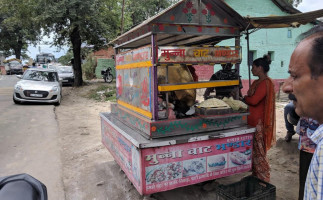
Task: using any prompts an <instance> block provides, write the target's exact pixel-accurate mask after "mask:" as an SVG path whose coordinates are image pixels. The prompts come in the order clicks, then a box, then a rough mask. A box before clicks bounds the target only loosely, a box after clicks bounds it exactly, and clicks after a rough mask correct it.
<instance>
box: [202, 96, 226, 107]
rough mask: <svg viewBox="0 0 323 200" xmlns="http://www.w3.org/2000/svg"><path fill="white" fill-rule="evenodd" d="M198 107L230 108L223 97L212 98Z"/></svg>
mask: <svg viewBox="0 0 323 200" xmlns="http://www.w3.org/2000/svg"><path fill="white" fill-rule="evenodd" d="M198 107H200V108H230V106H229V105H228V104H227V103H225V102H224V101H222V100H221V99H217V98H211V99H207V100H205V101H203V102H201V103H200V104H199V105H198Z"/></svg>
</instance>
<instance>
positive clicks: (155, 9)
mask: <svg viewBox="0 0 323 200" xmlns="http://www.w3.org/2000/svg"><path fill="white" fill-rule="evenodd" d="M176 2H178V1H176V0H141V1H138V0H125V23H124V29H125V30H129V29H130V28H132V27H134V26H136V25H138V24H140V23H141V22H143V21H144V20H146V19H148V18H150V17H152V16H154V15H156V14H158V13H159V12H161V11H162V10H164V9H166V8H168V7H169V6H170V5H172V4H174V3H176Z"/></svg>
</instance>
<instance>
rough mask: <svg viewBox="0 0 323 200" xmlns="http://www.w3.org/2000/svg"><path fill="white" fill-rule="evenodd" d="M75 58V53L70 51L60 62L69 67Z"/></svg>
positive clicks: (60, 58) (59, 59)
mask: <svg viewBox="0 0 323 200" xmlns="http://www.w3.org/2000/svg"><path fill="white" fill-rule="evenodd" d="M72 58H73V52H72V51H71V50H68V51H67V53H66V54H65V55H64V56H61V57H59V58H58V62H59V63H61V64H62V65H69V64H70V63H71V59H72Z"/></svg>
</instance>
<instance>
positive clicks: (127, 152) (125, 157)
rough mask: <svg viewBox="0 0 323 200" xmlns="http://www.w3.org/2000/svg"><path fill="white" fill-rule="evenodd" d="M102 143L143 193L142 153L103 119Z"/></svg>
mask: <svg viewBox="0 0 323 200" xmlns="http://www.w3.org/2000/svg"><path fill="white" fill-rule="evenodd" d="M101 133H102V143H103V144H104V146H105V147H106V148H107V149H108V150H109V152H110V153H111V154H112V156H113V157H114V159H115V161H116V162H117V163H118V164H119V166H120V167H121V168H122V170H123V171H124V173H125V174H126V175H127V177H128V178H129V180H130V181H131V182H132V183H133V184H134V186H135V187H136V189H137V190H138V191H142V180H141V165H140V164H141V158H140V151H139V150H138V149H137V148H136V147H135V146H134V145H133V144H132V143H131V142H130V141H129V140H127V139H126V138H125V137H123V136H122V135H121V134H120V133H119V132H118V131H117V130H116V129H115V128H113V126H111V124H109V123H108V122H107V121H105V120H104V119H101Z"/></svg>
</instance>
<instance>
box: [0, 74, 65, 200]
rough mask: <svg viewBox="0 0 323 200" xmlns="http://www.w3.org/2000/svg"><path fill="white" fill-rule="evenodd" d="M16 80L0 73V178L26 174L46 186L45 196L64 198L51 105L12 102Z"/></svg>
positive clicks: (57, 140)
mask: <svg viewBox="0 0 323 200" xmlns="http://www.w3.org/2000/svg"><path fill="white" fill-rule="evenodd" d="M17 81H18V78H16V77H15V76H14V75H12V76H6V75H3V76H2V75H0V177H2V176H7V175H12V174H18V173H27V174H30V175H31V176H33V177H35V178H37V179H38V180H40V181H41V182H43V183H44V184H45V185H46V187H47V192H48V197H49V199H55V200H56V199H57V200H60V199H64V197H65V195H64V190H63V182H62V167H61V165H62V164H61V158H60V148H59V136H58V133H59V131H58V130H59V129H58V124H57V121H56V119H55V112H54V109H55V107H54V106H53V105H37V104H22V105H15V104H14V103H13V101H12V93H13V87H14V84H15V83H16V82H17Z"/></svg>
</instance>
